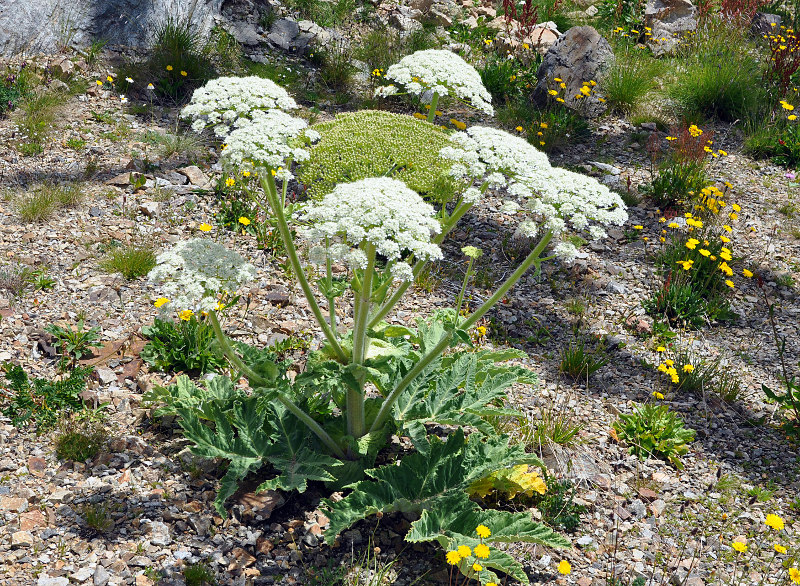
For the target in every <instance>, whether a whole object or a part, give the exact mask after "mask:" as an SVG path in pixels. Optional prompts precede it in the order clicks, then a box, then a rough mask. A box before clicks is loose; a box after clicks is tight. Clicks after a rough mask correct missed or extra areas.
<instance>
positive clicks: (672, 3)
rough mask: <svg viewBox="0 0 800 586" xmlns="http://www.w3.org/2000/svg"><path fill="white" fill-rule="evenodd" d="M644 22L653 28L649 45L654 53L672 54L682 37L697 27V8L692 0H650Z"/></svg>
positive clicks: (645, 10) (656, 54)
mask: <svg viewBox="0 0 800 586" xmlns="http://www.w3.org/2000/svg"><path fill="white" fill-rule="evenodd" d="M644 23H645V26H647V27H650V28H651V29H652V30H651V31H650V32H651V35H650V38H649V40H648V45H649V46H650V49H651V50H652V51H653V55H655V56H656V57H660V56H661V55H670V54H672V53H674V52H675V49H676V48H677V46H678V45H679V44H680V41H681V38H682V37H683V36H684V35H685V34H686V33H689V32H691V31H694V30H695V29H696V28H697V9H696V8H695V7H694V4H692V3H691V2H690V0H648V2H647V5H646V6H645V9H644Z"/></svg>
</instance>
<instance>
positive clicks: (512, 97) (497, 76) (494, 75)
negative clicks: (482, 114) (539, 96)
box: [478, 56, 537, 105]
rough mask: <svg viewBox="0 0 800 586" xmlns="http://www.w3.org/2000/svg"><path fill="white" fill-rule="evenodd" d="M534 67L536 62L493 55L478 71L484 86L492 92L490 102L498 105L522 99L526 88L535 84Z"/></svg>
mask: <svg viewBox="0 0 800 586" xmlns="http://www.w3.org/2000/svg"><path fill="white" fill-rule="evenodd" d="M536 69H537V65H536V63H533V64H530V63H529V64H525V63H522V62H521V61H519V60H518V59H515V58H514V59H507V58H501V57H498V56H494V57H491V58H489V59H487V60H486V62H485V64H484V65H483V67H482V68H480V69H479V70H478V72H479V73H480V75H481V80H482V81H483V85H484V87H486V89H487V90H489V93H490V94H492V103H494V104H498V105H499V104H503V103H509V102H515V101H520V100H522V99H523V97H524V96H525V95H526V93H527V91H528V90H527V88H528V87H532V86H534V85H535V84H536V77H535V72H536Z"/></svg>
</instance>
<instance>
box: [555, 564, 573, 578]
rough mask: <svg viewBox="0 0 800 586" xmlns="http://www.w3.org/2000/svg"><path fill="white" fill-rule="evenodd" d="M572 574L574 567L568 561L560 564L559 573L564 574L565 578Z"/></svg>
mask: <svg viewBox="0 0 800 586" xmlns="http://www.w3.org/2000/svg"><path fill="white" fill-rule="evenodd" d="M571 572H572V566H571V565H570V563H569V562H568V561H567V560H561V562H559V564H558V573H559V574H564V575H565V576H566V575H567V574H569V573H571Z"/></svg>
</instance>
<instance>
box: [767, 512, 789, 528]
mask: <svg viewBox="0 0 800 586" xmlns="http://www.w3.org/2000/svg"><path fill="white" fill-rule="evenodd" d="M764 523H766V525H767V527H770V528H771V529H774V530H775V531H782V530H783V527H784V522H783V519H782V518H780V517H779V516H778V515H773V514H769V515H767V519H766V521H764Z"/></svg>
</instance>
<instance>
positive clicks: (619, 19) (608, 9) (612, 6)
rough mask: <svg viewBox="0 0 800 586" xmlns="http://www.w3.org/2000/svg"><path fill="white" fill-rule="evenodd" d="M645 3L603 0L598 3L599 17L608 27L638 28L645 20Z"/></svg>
mask: <svg viewBox="0 0 800 586" xmlns="http://www.w3.org/2000/svg"><path fill="white" fill-rule="evenodd" d="M645 4H646V3H645V2H644V0H601V1H600V2H598V3H597V5H596V6H597V18H598V20H599V21H600V23H601V24H602V25H603V26H604V27H606V28H615V27H622V28H623V29H625V30H626V31H628V30H631V29H636V28H637V27H641V24H642V22H644V9H645ZM559 30H561V29H559ZM639 30H644V29H642V28H639Z"/></svg>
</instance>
